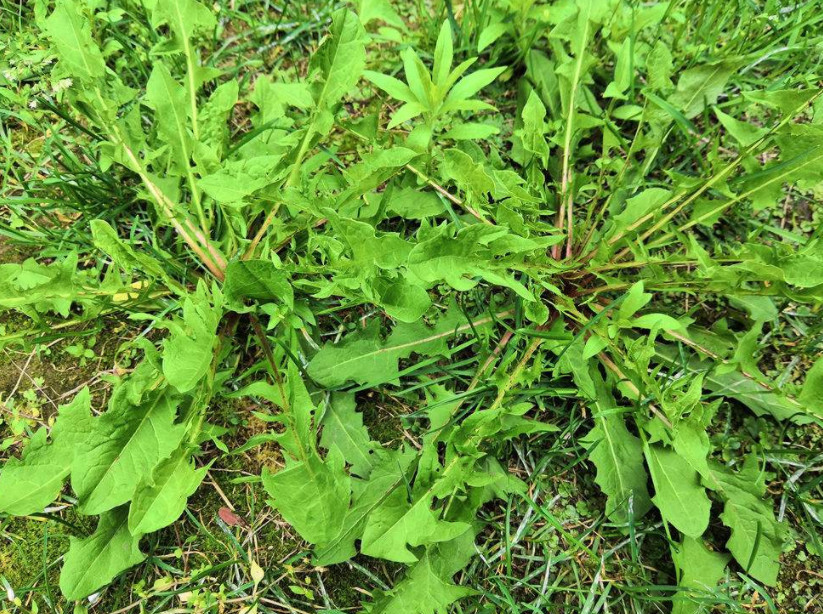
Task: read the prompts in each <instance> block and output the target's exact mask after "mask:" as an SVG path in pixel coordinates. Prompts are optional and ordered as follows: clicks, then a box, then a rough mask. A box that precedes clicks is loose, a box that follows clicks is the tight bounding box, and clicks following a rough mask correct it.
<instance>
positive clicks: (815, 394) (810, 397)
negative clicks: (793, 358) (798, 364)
mask: <svg viewBox="0 0 823 614" xmlns="http://www.w3.org/2000/svg"><path fill="white" fill-rule="evenodd" d="M797 401H798V403H799V404H800V405H802V406H803V407H805V408H806V410H807V411H809V413H812V414H814V415H815V416H817V417H819V418H823V358H818V359H817V360H816V361H815V363H814V364H813V365H812V368H811V369H809V370H808V372H807V373H806V380H805V381H804V382H803V388H802V389H801V390H800V394H799V395H798V397H797Z"/></svg>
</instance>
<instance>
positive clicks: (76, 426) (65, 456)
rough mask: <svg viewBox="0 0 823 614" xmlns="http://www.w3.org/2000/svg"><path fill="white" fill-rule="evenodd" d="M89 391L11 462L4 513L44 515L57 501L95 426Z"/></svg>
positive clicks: (4, 477) (1, 498) (2, 492)
mask: <svg viewBox="0 0 823 614" xmlns="http://www.w3.org/2000/svg"><path fill="white" fill-rule="evenodd" d="M89 409H90V396H89V389H88V388H83V390H81V391H80V392H79V393H78V394H77V396H76V397H74V399H73V400H72V402H71V403H69V404H67V405H62V406H61V407H60V409H59V412H58V417H57V420H56V421H55V423H54V427H52V430H51V434H50V436H51V442H48V441H47V438H48V437H49V434H48V433H47V431H46V429H45V427H41V428H40V429H38V430H37V431H36V432H35V433H34V435H33V436H32V438H31V439H30V440H29V443H28V445H27V446H26V447H25V449H24V450H23V455H22V457H21V458H20V459H17V458H10V459H8V460H7V461H6V462H5V464H4V465H3V468H2V473H0V511H2V512H5V513H7V514H14V515H15V516H26V515H28V514H33V513H35V512H42V511H43V508H45V507H46V506H47V505H49V504H50V503H51V502H52V501H54V500H55V499H56V498H57V497H58V496H59V495H60V490H61V489H62V488H63V482H64V481H65V479H66V478H67V477H68V475H69V472H70V470H71V464H72V461H73V460H74V457H75V453H76V451H77V450H78V448H79V447H80V446H81V445H82V443H83V441H84V440H85V439H86V437H87V436H88V431H89V429H90V427H91V424H92V418H91V413H90V411H89Z"/></svg>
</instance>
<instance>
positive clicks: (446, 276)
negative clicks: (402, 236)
mask: <svg viewBox="0 0 823 614" xmlns="http://www.w3.org/2000/svg"><path fill="white" fill-rule="evenodd" d="M454 230H455V229H454V227H453V226H451V225H446V224H443V225H442V226H440V227H438V228H436V229H434V230H433V231H432V232H431V233H429V235H427V237H426V238H425V240H421V241H420V242H419V243H418V244H417V245H416V246H415V247H414V248H413V249H412V250H411V252H410V254H409V259H408V264H407V267H408V270H409V272H410V273H411V274H412V275H413V276H414V277H416V278H417V279H419V280H420V282H422V283H423V284H424V285H425V287H427V288H428V287H431V286H434V285H435V284H437V283H440V282H443V281H445V282H446V283H447V284H449V285H450V286H451V287H452V288H454V289H455V290H459V291H466V290H471V289H472V288H474V287H475V286H476V285H477V284H478V283H479V279H478V278H482V279H484V280H486V281H487V282H488V283H490V284H491V285H496V286H503V287H506V288H510V289H512V290H513V291H514V292H515V293H516V294H517V295H518V296H520V297H521V298H523V299H525V300H527V301H533V300H534V297H533V296H532V294H531V293H530V292H529V291H528V290H527V289H526V288H525V286H523V284H522V283H520V282H519V281H518V280H517V279H515V277H514V276H513V275H512V274H511V272H510V271H509V268H510V267H509V266H507V265H508V264H509V263H508V262H507V261H506V260H502V259H500V260H498V259H497V258H495V256H498V255H499V256H503V254H505V252H506V251H508V248H509V247H513V246H514V245H513V244H510V245H509V244H507V239H508V237H509V236H510V235H508V232H507V230H506V229H505V228H499V227H493V226H487V225H485V224H474V225H472V226H468V227H464V228H463V229H462V230H460V231H458V232H457V233H455V232H454ZM495 241H500V243H499V244H498V245H500V247H501V249H502V250H503V253H502V254H496V253H494V252H495V251H496V250H495ZM545 245H546V244H545V243H543V244H541V243H538V242H535V241H530V240H526V241H525V244H524V245H523V246H522V250H523V251H531V250H537V249H540V248H541V247H545ZM517 249H518V251H520V250H521V248H520V247H518V248H517ZM510 262H511V264H512V266H511V268H516V262H517V259H515V258H512V260H511V261H510Z"/></svg>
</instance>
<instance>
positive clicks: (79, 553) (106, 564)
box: [60, 507, 146, 601]
mask: <svg viewBox="0 0 823 614" xmlns="http://www.w3.org/2000/svg"><path fill="white" fill-rule="evenodd" d="M139 542H140V536H139V535H132V534H131V533H129V529H128V513H127V512H126V509H125V507H119V508H117V509H114V510H112V511H110V512H106V513H105V514H103V515H102V516H100V521H99V522H98V524H97V529H96V530H95V532H94V533H93V534H92V535H90V536H89V537H87V538H85V539H77V538H76V537H72V538H71V542H70V545H69V551H68V552H67V553H66V556H65V558H64V559H63V569H62V571H61V572H60V591H61V592H62V593H63V595H64V596H65V597H66V599H68V600H70V601H75V600H78V599H83V598H84V597H87V596H88V595H91V594H92V593H93V592H95V591H96V590H97V589H99V588H100V587H102V586H105V585H106V584H108V583H109V582H111V581H112V580H113V579H114V578H115V576H117V575H118V574H120V573H121V572H123V571H125V570H126V569H128V568H129V567H132V566H134V565H137V564H138V563H140V562H141V561H143V559H144V558H146V557H145V555H144V554H143V553H142V552H140V547H139Z"/></svg>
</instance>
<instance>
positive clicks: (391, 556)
mask: <svg viewBox="0 0 823 614" xmlns="http://www.w3.org/2000/svg"><path fill="white" fill-rule="evenodd" d="M461 470H462V467H461V466H460V464H459V463H458V462H457V461H453V462H452V463H451V464H450V465H449V466H448V467H447V468H446V469H445V470H444V471H443V477H442V478H441V480H444V481H445V480H453V479H455V476H454V475H452V474H456V473H459V472H460V471H461ZM437 488H438V483H437V482H435V485H434V486H432V487H431V488H429V489H428V490H426V491H425V492H424V493H423V494H421V495H420V496H418V497H417V498H416V499H415V500H414V501H409V495H408V493H407V492H406V489H402V488H397V489H395V490H394V491H393V492H391V493H390V494H389V495H388V496H387V497H386V498H385V500H384V501H383V502H382V503H381V504H380V505H379V506H377V507H376V508H375V509H374V510H373V511H372V512H371V514H369V516H368V518H367V519H366V526H365V528H364V530H363V540H362V544H361V548H360V550H361V552H362V553H363V554H367V555H369V556H373V557H378V558H383V559H387V560H389V561H396V562H398V563H414V562H416V561H417V560H418V559H417V556H415V555H414V554H413V553H412V552H411V551H410V550H409V549H408V547H407V546H411V547H415V546H421V545H425V544H433V543H436V542H441V541H449V540H451V539H454V538H455V537H457V536H459V535H461V534H463V533H465V532H466V531H468V530H469V528H470V525H469V524H467V523H465V522H449V521H445V520H441V519H440V518H439V515H440V513H439V511H437V510H433V509H432V504H433V499H434V495H435V491H436V489H437Z"/></svg>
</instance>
